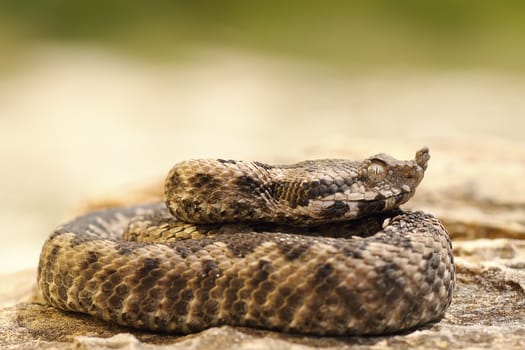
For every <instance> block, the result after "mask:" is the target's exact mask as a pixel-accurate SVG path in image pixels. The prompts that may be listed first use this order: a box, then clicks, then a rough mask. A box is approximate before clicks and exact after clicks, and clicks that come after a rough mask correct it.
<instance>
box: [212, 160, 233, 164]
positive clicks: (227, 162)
mask: <svg viewBox="0 0 525 350" xmlns="http://www.w3.org/2000/svg"><path fill="white" fill-rule="evenodd" d="M217 161H218V162H219V163H222V164H237V162H236V161H235V160H233V159H217Z"/></svg>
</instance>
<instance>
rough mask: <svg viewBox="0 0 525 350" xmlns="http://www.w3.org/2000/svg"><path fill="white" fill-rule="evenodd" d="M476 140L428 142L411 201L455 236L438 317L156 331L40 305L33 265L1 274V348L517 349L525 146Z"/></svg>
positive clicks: (524, 299)
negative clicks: (352, 324)
mask: <svg viewBox="0 0 525 350" xmlns="http://www.w3.org/2000/svg"><path fill="white" fill-rule="evenodd" d="M361 144H362V146H360V147H362V148H355V147H353V148H352V149H348V150H334V153H336V154H337V153H339V154H341V155H344V154H346V155H347V156H350V157H356V156H361V155H366V154H367V152H366V149H367V148H366V147H367V144H366V142H363V143H358V145H361ZM475 145H476V146H473V145H468V144H467V143H465V144H455V145H445V144H437V145H434V146H433V148H432V150H431V151H432V154H433V155H434V157H433V159H432V161H431V164H430V167H429V170H428V172H427V176H426V178H425V181H424V182H423V184H422V186H421V188H420V190H419V192H418V194H417V196H416V197H415V198H414V200H413V201H411V202H410V205H409V206H410V207H413V208H418V209H424V210H427V211H429V212H433V213H435V214H436V215H438V216H439V217H440V218H441V219H442V220H443V222H444V223H445V225H446V226H447V228H448V229H449V231H450V234H451V236H452V238H453V240H454V254H455V258H456V266H457V288H456V290H455V294H454V300H453V303H452V305H451V307H450V309H449V310H448V312H447V314H446V316H445V318H444V319H443V320H442V321H441V322H439V323H437V324H433V325H429V326H427V327H424V328H422V329H418V330H414V331H412V332H408V333H406V334H399V335H393V336H383V337H349V338H317V337H306V336H297V335H288V334H280V333H276V332H267V331H260V330H251V329H245V328H233V327H218V328H212V329H209V330H206V331H203V332H200V333H197V334H192V335H186V336H174V335H161V334H152V333H146V332H137V331H135V330H131V329H126V328H122V327H118V326H114V325H110V324H107V323H103V322H100V321H97V320H95V319H93V318H91V317H89V316H85V315H79V314H72V313H64V312H61V311H58V310H55V309H54V308H52V307H49V306H47V305H45V303H44V302H43V301H42V300H41V299H40V298H39V297H38V296H37V295H36V291H35V288H34V286H35V282H34V279H35V272H34V271H32V270H31V271H23V272H20V273H17V274H12V275H4V276H1V277H0V286H1V289H0V305H1V307H2V308H1V310H0V348H2V349H4V348H6V349H33V348H37V349H51V348H53V349H153V348H160V349H208V348H214V349H313V348H319V347H322V348H326V349H343V348H352V349H406V348H408V347H410V348H415V349H426V348H436V349H455V348H472V349H497V348H502V349H503V348H504V349H523V348H525V241H524V240H523V238H524V237H525V221H524V219H523V218H525V181H523V179H524V178H525V149H524V148H523V147H521V148H520V147H519V146H516V145H512V144H508V143H501V144H498V143H491V144H488V143H482V142H477V143H475ZM356 147H358V146H356ZM394 148H395V146H394ZM397 151H399V153H401V154H409V153H410V150H408V149H406V148H404V147H403V146H398V149H394V150H393V151H392V153H394V154H398V153H396V152H397ZM312 154H313V155H315V151H314V152H312ZM161 193H162V190H161V187H160V185H159V184H158V183H155V184H153V185H151V186H150V187H149V188H147V189H141V190H137V191H129V192H126V194H125V195H117V196H115V197H108V199H105V200H102V201H97V202H91V203H89V205H87V206H86V207H84V208H83V209H82V210H88V209H92V208H95V207H104V206H112V205H119V204H122V203H131V202H137V201H143V200H151V199H154V198H158V196H160V195H161Z"/></svg>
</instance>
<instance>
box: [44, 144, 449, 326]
mask: <svg viewBox="0 0 525 350" xmlns="http://www.w3.org/2000/svg"><path fill="white" fill-rule="evenodd" d="M429 158H430V156H429V151H428V149H427V148H423V149H421V150H419V151H418V152H417V153H416V156H415V159H414V160H410V161H400V160H396V159H394V158H393V157H390V156H388V155H386V154H378V155H375V156H372V157H369V158H366V159H364V160H361V161H349V160H340V159H330V160H313V161H305V162H301V163H297V164H293V165H284V166H271V165H267V164H263V163H259V162H246V161H233V160H222V159H218V160H191V161H184V162H181V163H178V164H176V165H175V166H174V167H173V168H172V169H171V171H170V172H169V174H168V177H167V179H166V182H165V203H150V204H143V205H135V206H129V207H121V208H112V209H107V210H101V211H96V212H92V213H89V214H86V215H84V216H80V217H78V218H76V219H73V220H72V221H70V222H67V223H65V224H63V225H61V226H59V227H58V228H56V229H55V230H54V231H53V232H52V234H51V235H50V236H49V238H48V239H47V241H46V242H45V244H44V246H43V248H42V253H41V257H40V263H39V268H38V285H39V288H40V290H41V291H42V293H43V295H44V297H45V299H46V300H47V301H48V302H49V303H50V304H51V305H53V306H55V307H57V308H59V309H62V310H69V311H76V312H82V313H87V314H90V315H93V316H95V317H98V318H100V319H103V320H106V321H110V322H114V323H117V324H120V325H125V326H130V327H134V328H140V329H147V330H153V331H162V332H172V333H191V332H197V331H200V330H203V329H205V328H209V327H212V326H218V325H232V326H246V327H255V328H262V329H270V330H277V331H282V332H292V333H302V334H312V335H364V334H388V333H393V332H399V331H403V330H407V329H412V328H414V327H417V326H420V325H423V324H426V323H428V322H432V321H437V320H439V319H440V318H442V317H443V315H444V313H445V311H446V309H447V307H448V306H449V305H450V302H451V299H452V292H453V289H454V284H455V272H454V261H453V256H452V247H451V242H450V240H449V237H448V234H447V231H446V230H445V228H444V227H443V225H442V224H441V223H440V222H439V221H438V219H436V218H435V217H434V216H432V215H430V214H426V213H423V212H419V211H405V210H401V209H399V206H400V205H401V204H403V203H405V202H406V201H407V200H408V199H409V198H411V197H412V196H413V194H414V191H415V189H416V187H417V185H418V184H419V183H420V181H421V180H422V178H423V174H424V171H425V170H426V168H427V162H428V160H429Z"/></svg>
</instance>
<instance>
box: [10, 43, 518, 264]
mask: <svg viewBox="0 0 525 350" xmlns="http://www.w3.org/2000/svg"><path fill="white" fill-rule="evenodd" d="M524 96H525V78H524V77H523V76H522V75H519V74H518V75H517V74H511V73H502V72H495V71H494V72H491V71H487V70H483V71H480V70H469V71H466V70H461V71H453V70H441V71H437V70H423V69H416V70H410V71H392V70H389V71H378V72H368V73H366V74H365V73H363V74H357V73H352V74H349V73H346V74H345V73H341V72H340V71H338V70H332V69H330V68H327V67H326V66H321V65H314V64H311V63H309V64H308V63H305V62H302V61H298V60H284V59H279V60H277V59H274V58H270V57H269V56H264V55H262V54H255V53H252V52H248V51H238V50H210V49H207V50H199V51H195V52H193V54H192V55H191V56H190V57H188V58H187V59H186V60H184V61H183V62H178V63H177V64H170V63H158V62H149V63H147V62H145V61H138V60H134V59H132V58H129V57H126V56H119V55H117V54H114V53H113V54H111V53H109V52H108V51H103V50H101V49H96V48H93V47H89V46H86V47H82V46H81V47H71V46H68V47H63V46H48V47H46V48H45V49H42V50H40V51H38V54H37V55H33V56H30V58H28V59H26V60H25V61H23V62H20V63H19V64H18V65H17V66H16V68H14V69H13V70H11V71H9V72H7V73H4V74H3V75H2V77H1V78H0V163H1V164H2V172H1V175H0V181H1V183H0V184H1V187H0V191H1V192H0V227H2V230H1V231H0V235H1V238H2V245H0V273H7V272H12V271H16V270H20V269H24V268H35V267H36V265H37V261H38V254H39V249H40V247H41V245H42V243H43V240H44V239H45V237H46V236H47V234H48V233H49V232H50V231H51V230H52V229H53V227H54V226H56V225H57V224H58V223H60V222H61V221H62V220H64V219H65V218H67V217H68V216H70V215H71V213H73V212H74V211H75V208H78V206H79V205H80V204H81V203H83V202H85V201H86V200H87V199H90V198H100V197H103V196H105V195H107V194H110V193H115V192H118V191H120V192H121V191H122V190H123V189H126V188H128V187H136V186H140V185H142V184H148V183H151V182H153V181H156V180H158V179H160V178H162V176H164V174H165V173H166V172H167V170H168V169H169V168H170V166H171V165H172V164H173V163H174V162H176V161H179V160H182V159H185V158H197V157H221V158H241V159H258V160H261V161H267V162H292V161H297V160H300V159H304V158H311V157H340V156H351V157H359V156H366V155H367V154H372V153H377V152H381V151H385V152H389V153H392V154H393V155H395V156H398V157H401V158H409V157H412V156H413V154H414V152H415V150H416V149H417V148H418V147H420V146H422V145H428V146H430V147H431V149H432V146H433V145H439V146H440V147H441V148H443V147H445V148H446V147H447V145H448V144H450V147H457V145H458V144H462V145H476V144H478V145H480V146H482V145H483V144H484V143H485V141H486V140H490V141H491V142H501V143H506V144H510V145H512V147H515V148H516V149H519V150H521V151H523V149H524V148H525V138H524V136H523V130H524V126H525V122H524V118H525V98H524ZM384 145H389V146H388V149H384V148H385V146H384ZM439 156H440V154H439V153H438V154H435V153H434V154H433V157H439ZM494 166H495V167H512V166H513V164H507V163H505V162H504V161H503V162H502V163H501V164H494ZM430 169H432V164H431V167H430ZM430 174H431V173H430ZM478 175H479V176H483V174H478ZM428 176H430V175H428ZM473 176H474V174H473ZM524 196H525V194H524Z"/></svg>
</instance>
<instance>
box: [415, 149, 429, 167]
mask: <svg viewBox="0 0 525 350" xmlns="http://www.w3.org/2000/svg"><path fill="white" fill-rule="evenodd" d="M429 159H430V150H429V149H428V147H423V148H421V149H420V150H419V151H417V152H416V159H415V161H416V164H417V165H419V166H420V167H421V168H423V170H426V169H427V165H428V160H429Z"/></svg>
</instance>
